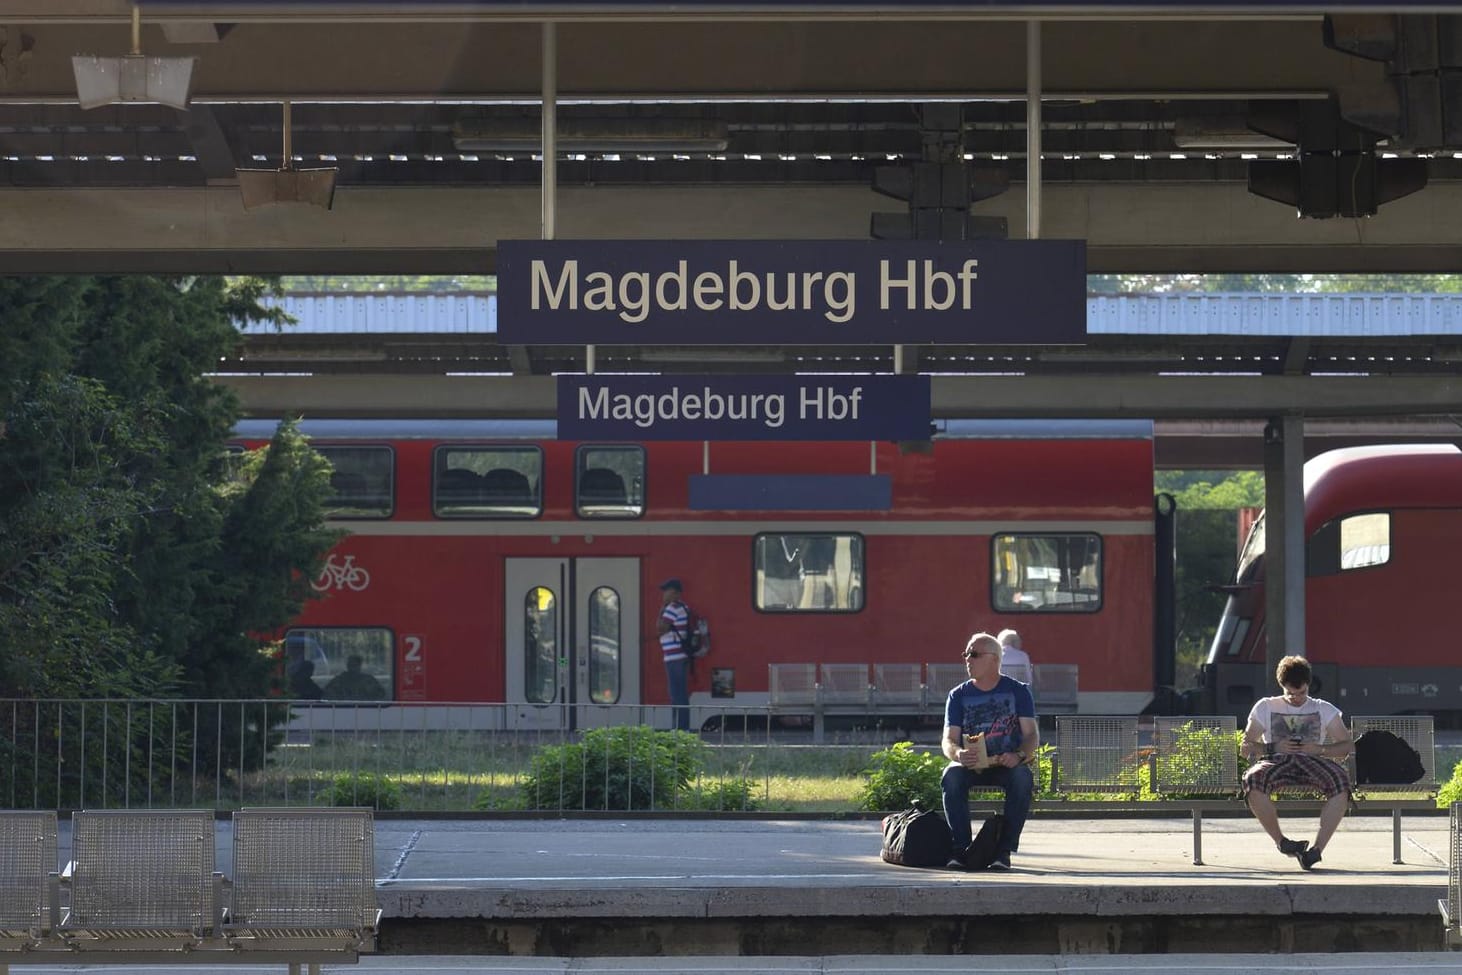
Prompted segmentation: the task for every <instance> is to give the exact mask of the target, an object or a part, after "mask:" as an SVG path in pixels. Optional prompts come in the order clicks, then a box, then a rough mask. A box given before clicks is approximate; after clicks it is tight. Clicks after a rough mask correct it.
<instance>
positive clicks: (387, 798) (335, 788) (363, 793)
mask: <svg viewBox="0 0 1462 975" xmlns="http://www.w3.org/2000/svg"><path fill="white" fill-rule="evenodd" d="M321 798H322V799H324V800H325V802H327V803H329V804H330V805H332V806H369V807H371V808H372V809H400V808H401V786H400V785H399V784H397V783H396V782H395V781H394V780H393V779H389V778H387V777H386V776H384V775H378V774H376V773H375V772H346V773H345V774H343V775H337V776H335V779H334V781H332V782H331V783H330V788H329V789H328V790H327V791H326V792H324V793H323V794H322V796H321Z"/></svg>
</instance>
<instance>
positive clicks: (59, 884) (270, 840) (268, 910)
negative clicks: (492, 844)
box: [0, 809, 380, 975]
mask: <svg viewBox="0 0 1462 975" xmlns="http://www.w3.org/2000/svg"><path fill="white" fill-rule="evenodd" d="M71 828H72V858H71V861H70V862H69V863H68V864H67V866H66V869H65V870H63V871H60V872H58V871H57V870H56V840H55V837H56V816H55V814H54V813H50V812H42V813H31V812H26V813H11V812H7V813H0V843H3V847H0V850H3V852H0V932H3V933H0V975H8V972H9V968H10V966H12V965H21V964H53V965H114V964H141V965H160V964H169V963H190V964H194V965H204V964H229V963H251V964H261V963H270V964H273V963H278V964H283V965H286V966H288V970H289V972H290V975H299V971H300V966H301V965H307V966H308V967H309V971H310V972H311V975H318V972H319V966H320V965H321V964H322V963H324V962H335V963H342V962H354V961H356V960H358V957H359V955H360V954H361V953H362V952H370V951H373V950H374V949H375V939H376V931H377V928H378V926H379V921H380V909H379V908H378V907H377V905H376V900H375V863H374V861H375V853H374V824H373V819H372V816H371V812H370V810H368V809H253V810H240V811H239V812H237V813H235V814H234V843H233V877H232V878H231V879H230V878H225V877H224V875H223V874H222V873H219V872H217V871H215V870H214V817H213V813H212V812H210V811H208V810H179V811H168V812H158V811H150V810H148V811H143V810H106V811H82V812H77V813H75V814H73V816H72V817H71ZM12 854H13V855H12ZM63 895H65V896H64V897H63ZM63 901H64V903H63Z"/></svg>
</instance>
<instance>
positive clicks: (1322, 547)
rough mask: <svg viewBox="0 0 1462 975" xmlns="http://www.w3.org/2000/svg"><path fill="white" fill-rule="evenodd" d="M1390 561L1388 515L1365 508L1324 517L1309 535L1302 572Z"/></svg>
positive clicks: (1317, 572) (1331, 571) (1335, 570)
mask: <svg viewBox="0 0 1462 975" xmlns="http://www.w3.org/2000/svg"><path fill="white" fill-rule="evenodd" d="M1389 561H1391V515H1390V513H1389V512H1385V511H1368V512H1365V513H1364V514H1355V515H1346V516H1345V517H1344V518H1337V519H1336V520H1334V521H1327V522H1326V523H1325V524H1323V525H1321V526H1320V529H1319V530H1318V531H1316V532H1315V534H1314V535H1313V536H1311V538H1310V546H1309V551H1308V552H1307V553H1306V558H1305V566H1306V568H1305V572H1306V574H1307V575H1312V576H1329V575H1335V574H1336V573H1340V572H1349V571H1350V570H1351V569H1367V568H1370V567H1372V566H1377V565H1385V564H1386V563H1387V562H1389Z"/></svg>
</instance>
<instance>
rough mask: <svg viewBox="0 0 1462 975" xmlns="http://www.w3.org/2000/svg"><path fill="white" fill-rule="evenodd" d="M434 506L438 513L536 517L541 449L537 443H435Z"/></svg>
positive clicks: (540, 496) (539, 502)
mask: <svg viewBox="0 0 1462 975" xmlns="http://www.w3.org/2000/svg"><path fill="white" fill-rule="evenodd" d="M433 471H434V475H435V480H434V483H433V485H432V510H433V511H435V512H436V514H437V515H438V516H439V517H442V518H537V517H538V516H539V515H540V514H541V513H542V512H543V452H542V451H541V450H539V449H538V448H537V447H438V448H437V452H436V460H435V463H434V466H433Z"/></svg>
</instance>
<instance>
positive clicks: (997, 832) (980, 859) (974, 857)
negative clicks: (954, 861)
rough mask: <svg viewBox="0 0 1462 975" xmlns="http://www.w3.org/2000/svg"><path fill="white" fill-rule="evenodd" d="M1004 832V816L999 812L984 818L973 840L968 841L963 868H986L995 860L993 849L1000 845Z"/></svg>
mask: <svg viewBox="0 0 1462 975" xmlns="http://www.w3.org/2000/svg"><path fill="white" fill-rule="evenodd" d="M1004 832H1005V817H1004V816H1003V815H1001V814H1000V813H995V815H993V816H991V817H990V818H989V819H987V820H985V822H984V824H983V825H982V826H981V827H980V831H979V832H978V833H976V834H975V838H974V840H972V841H971V842H970V848H969V849H968V850H966V851H965V869H966V870H988V869H989V868H990V864H992V863H994V862H995V857H996V855H997V854H996V852H995V850H996V847H998V846H999V845H1000V837H1001V835H1002V834H1003V833H1004Z"/></svg>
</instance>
